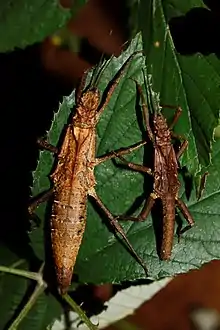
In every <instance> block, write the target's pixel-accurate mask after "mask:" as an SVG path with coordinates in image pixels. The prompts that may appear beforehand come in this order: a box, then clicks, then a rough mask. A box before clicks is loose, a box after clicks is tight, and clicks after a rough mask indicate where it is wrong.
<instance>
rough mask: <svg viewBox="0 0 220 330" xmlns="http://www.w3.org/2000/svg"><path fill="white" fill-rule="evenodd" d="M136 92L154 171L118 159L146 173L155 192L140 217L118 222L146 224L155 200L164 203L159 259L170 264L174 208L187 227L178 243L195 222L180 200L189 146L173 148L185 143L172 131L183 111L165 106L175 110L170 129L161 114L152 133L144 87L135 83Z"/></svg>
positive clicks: (126, 217)
mask: <svg viewBox="0 0 220 330" xmlns="http://www.w3.org/2000/svg"><path fill="white" fill-rule="evenodd" d="M135 83H136V87H137V90H138V92H139V94H140V97H141V102H142V109H143V118H144V122H145V125H146V131H147V134H148V137H149V139H150V141H151V142H152V144H153V147H154V169H153V170H152V169H151V168H148V167H146V166H143V165H139V164H134V163H131V162H128V161H127V160H125V159H124V158H123V157H122V156H121V155H116V156H117V157H118V158H119V159H120V160H121V161H122V162H123V163H125V164H126V165H127V166H128V167H129V168H131V169H133V170H135V171H138V172H142V173H147V174H149V175H151V176H153V178H154V184H153V192H152V193H151V194H150V196H149V197H148V198H147V199H146V201H145V203H144V207H143V209H142V211H141V212H140V214H139V215H138V216H137V217H130V216H129V217H128V216H120V217H118V218H117V219H118V220H131V221H144V220H145V219H146V218H147V216H148V215H149V213H150V211H151V209H152V207H153V205H154V203H155V201H156V199H160V200H161V202H162V211H163V230H162V232H163V233H162V242H161V247H160V252H159V256H160V258H161V259H162V260H169V259H170V257H171V253H172V246H173V236H174V227H175V208H176V207H178V208H179V210H180V211H181V212H182V214H183V216H184V218H185V219H186V220H187V222H188V225H187V226H186V227H184V228H183V229H182V228H180V227H178V229H177V234H178V239H179V238H180V236H181V235H182V234H183V233H184V232H186V231H187V230H188V229H190V228H191V227H192V226H193V225H194V220H193V218H192V216H191V214H190V212H189V210H188V208H187V206H186V204H185V203H184V202H183V201H182V200H181V199H180V198H179V197H178V192H179V188H180V181H179V179H178V160H179V158H180V156H181V155H182V154H183V152H184V150H185V149H186V147H187V145H188V141H186V140H185V141H184V142H183V143H182V144H181V147H180V149H179V151H178V152H177V153H176V152H175V150H174V147H173V144H172V138H177V139H182V137H181V136H178V135H176V134H174V133H173V132H172V128H173V127H174V125H175V123H176V122H177V120H178V118H179V116H180V114H181V112H182V109H181V108H180V107H174V106H169V105H168V106H167V105H166V106H162V107H164V108H165V107H166V108H170V109H176V112H175V115H174V118H173V121H172V123H171V125H170V126H168V124H167V121H166V119H165V117H164V116H163V115H162V113H161V111H158V113H156V114H154V115H153V128H152V129H151V126H150V122H149V114H148V109H147V105H146V101H145V98H144V95H143V91H142V88H141V86H140V85H139V83H138V82H137V81H135Z"/></svg>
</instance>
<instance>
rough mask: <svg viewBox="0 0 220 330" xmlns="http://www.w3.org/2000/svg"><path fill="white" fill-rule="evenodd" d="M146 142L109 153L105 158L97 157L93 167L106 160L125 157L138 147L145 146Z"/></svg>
mask: <svg viewBox="0 0 220 330" xmlns="http://www.w3.org/2000/svg"><path fill="white" fill-rule="evenodd" d="M146 143H147V142H146V141H141V142H138V143H136V144H135V145H134V146H131V147H128V148H121V149H119V150H117V151H111V152H110V153H108V154H106V155H105V156H102V157H97V158H96V160H95V165H98V164H101V163H103V162H105V161H106V160H108V159H112V158H115V157H118V156H121V155H126V154H129V153H131V152H132V151H134V150H137V149H139V148H140V147H142V146H143V145H145V144H146Z"/></svg>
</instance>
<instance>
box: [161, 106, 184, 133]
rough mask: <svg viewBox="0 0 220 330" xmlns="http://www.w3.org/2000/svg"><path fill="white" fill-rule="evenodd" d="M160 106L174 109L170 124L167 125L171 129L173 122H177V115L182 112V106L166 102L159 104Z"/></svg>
mask: <svg viewBox="0 0 220 330" xmlns="http://www.w3.org/2000/svg"><path fill="white" fill-rule="evenodd" d="M161 107H162V108H167V109H173V110H176V111H175V114H174V117H173V121H172V123H171V124H170V127H169V128H170V129H172V128H173V127H174V126H175V124H176V123H177V121H178V119H179V117H180V115H181V113H182V108H180V107H177V106H175V105H167V104H161Z"/></svg>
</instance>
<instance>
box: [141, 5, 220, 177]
mask: <svg viewBox="0 0 220 330" xmlns="http://www.w3.org/2000/svg"><path fill="white" fill-rule="evenodd" d="M192 6H193V7H201V6H202V2H201V1H199V0H194V1H193V3H192V1H190V0H188V1H182V2H179V1H177V0H174V1H173V0H172V1H171V0H166V1H153V0H151V1H145V0H141V1H140V6H139V26H140V29H141V30H142V36H143V45H144V51H145V54H146V64H147V66H148V69H149V72H150V73H152V76H153V90H154V91H155V92H159V93H160V98H161V103H162V104H172V105H177V106H181V108H182V109H183V113H182V116H181V118H180V120H179V121H178V123H177V125H176V126H175V130H176V132H178V133H179V134H184V135H185V136H186V137H187V138H188V140H189V144H190V146H189V148H188V152H186V153H185V154H184V156H183V157H182V165H186V166H187V167H188V169H189V170H190V172H191V173H192V174H195V173H196V172H197V171H198V170H199V169H200V167H199V164H200V163H201V164H202V165H203V166H207V165H208V164H209V162H210V153H211V146H212V143H213V130H214V128H215V127H216V126H217V124H218V118H219V104H220V94H219V84H220V75H219V72H220V63H219V60H218V59H217V57H216V56H215V55H213V54H211V55H209V56H204V55H202V54H200V53H197V54H195V55H191V56H189V55H188V56H187V55H181V54H180V53H178V52H177V51H176V49H175V45H174V42H173V39H172V35H171V31H170V28H169V23H170V22H172V21H171V19H173V20H174V19H176V20H177V19H182V18H183V17H184V15H185V14H187V13H188V12H189V11H190V9H192ZM195 24H196V23H195ZM189 33H190V32H189ZM191 130H192V132H191Z"/></svg>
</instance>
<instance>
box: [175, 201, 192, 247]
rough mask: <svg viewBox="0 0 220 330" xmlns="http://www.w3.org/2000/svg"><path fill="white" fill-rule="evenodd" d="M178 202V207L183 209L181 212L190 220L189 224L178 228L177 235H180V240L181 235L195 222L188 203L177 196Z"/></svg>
mask: <svg viewBox="0 0 220 330" xmlns="http://www.w3.org/2000/svg"><path fill="white" fill-rule="evenodd" d="M176 204H177V207H178V208H179V210H180V211H181V213H182V214H183V216H184V218H185V219H186V221H187V222H188V224H189V225H188V226H186V227H184V228H183V229H181V227H179V228H177V235H178V241H179V240H180V236H181V235H182V234H183V233H185V232H186V231H187V230H189V229H190V228H192V227H193V226H194V224H195V222H194V220H193V218H192V215H191V213H190V212H189V209H188V207H187V206H186V204H185V203H184V202H183V201H182V200H181V199H180V198H177V199H176Z"/></svg>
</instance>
